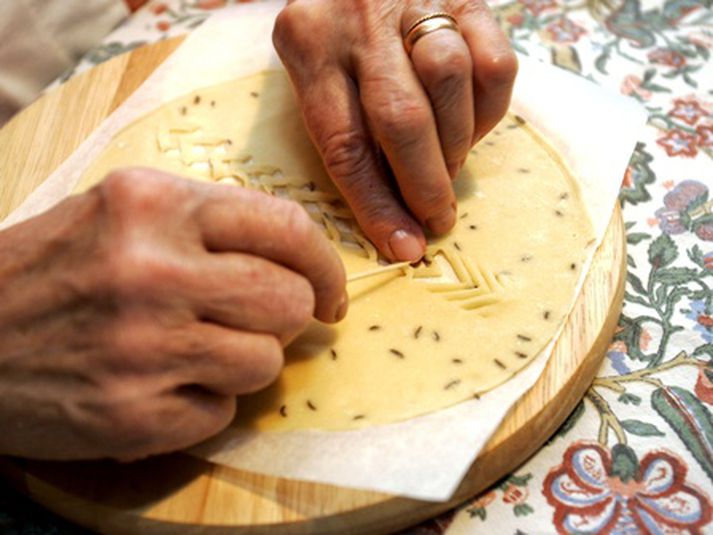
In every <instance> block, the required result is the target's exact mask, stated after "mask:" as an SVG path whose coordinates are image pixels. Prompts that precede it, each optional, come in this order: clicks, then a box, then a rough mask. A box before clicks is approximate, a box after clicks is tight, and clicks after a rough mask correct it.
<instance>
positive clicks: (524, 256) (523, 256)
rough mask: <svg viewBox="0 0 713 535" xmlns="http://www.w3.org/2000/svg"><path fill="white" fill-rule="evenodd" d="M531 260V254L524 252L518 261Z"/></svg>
mask: <svg viewBox="0 0 713 535" xmlns="http://www.w3.org/2000/svg"><path fill="white" fill-rule="evenodd" d="M530 260H532V255H530V254H524V255H522V256H521V257H520V262H529V261H530Z"/></svg>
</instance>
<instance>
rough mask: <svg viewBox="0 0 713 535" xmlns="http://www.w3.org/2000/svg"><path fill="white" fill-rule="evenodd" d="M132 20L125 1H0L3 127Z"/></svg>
mask: <svg viewBox="0 0 713 535" xmlns="http://www.w3.org/2000/svg"><path fill="white" fill-rule="evenodd" d="M127 15H128V9H127V7H126V5H125V4H124V2H123V0H0V43H1V44H0V126H1V125H2V124H4V123H5V122H6V121H7V120H8V119H9V118H10V117H12V115H13V114H14V113H15V112H17V111H18V110H19V109H21V108H23V107H24V106H27V105H28V104H30V103H31V102H32V101H33V100H34V99H35V98H36V97H37V96H38V95H39V93H40V91H41V90H42V88H44V87H45V86H46V85H47V84H48V83H50V82H51V81H52V80H54V79H55V78H56V77H57V76H59V75H60V74H61V73H62V72H64V71H65V70H67V69H68V68H70V67H72V65H74V64H75V63H76V62H77V61H78V60H79V59H80V58H81V56H82V55H83V54H84V53H86V52H87V51H88V50H89V49H90V48H91V47H93V46H95V45H96V44H98V43H99V42H101V40H102V38H103V37H104V36H106V35H107V34H108V33H109V32H110V31H111V30H112V29H113V28H114V27H115V26H116V25H117V24H118V23H119V22H120V21H121V20H122V19H124V18H125V17H126V16H127Z"/></svg>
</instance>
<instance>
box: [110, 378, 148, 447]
mask: <svg viewBox="0 0 713 535" xmlns="http://www.w3.org/2000/svg"><path fill="white" fill-rule="evenodd" d="M132 388H135V386H134V385H132V384H131V383H130V382H127V381H116V382H115V383H114V385H112V386H109V387H105V389H104V391H103V393H102V396H103V403H102V407H101V428H102V430H101V435H102V436H103V439H102V441H103V442H105V443H108V444H112V448H113V449H114V451H115V455H116V456H117V457H124V458H126V457H131V458H138V457H142V456H144V455H145V454H146V453H147V452H149V451H152V450H154V449H155V445H156V443H157V442H158V441H159V440H160V434H161V429H162V427H161V425H160V422H159V421H158V419H157V418H156V416H155V415H153V414H151V412H150V411H149V410H147V409H146V408H145V407H142V406H141V405H142V403H141V402H140V401H138V400H136V399H134V398H132V396H131V394H130V391H131V389H132Z"/></svg>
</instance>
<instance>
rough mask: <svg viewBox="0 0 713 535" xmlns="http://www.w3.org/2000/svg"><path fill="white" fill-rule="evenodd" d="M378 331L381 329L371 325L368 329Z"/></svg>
mask: <svg viewBox="0 0 713 535" xmlns="http://www.w3.org/2000/svg"><path fill="white" fill-rule="evenodd" d="M379 329H381V326H379V325H372V326H371V327H369V330H370V331H378V330H379Z"/></svg>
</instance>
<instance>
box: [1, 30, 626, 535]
mask: <svg viewBox="0 0 713 535" xmlns="http://www.w3.org/2000/svg"><path fill="white" fill-rule="evenodd" d="M179 43H180V39H174V40H170V41H163V42H160V43H157V44H155V45H152V46H149V47H145V48H140V49H137V50H135V51H133V52H131V53H129V54H126V55H123V56H120V57H118V58H115V59H113V60H111V61H109V62H107V63H105V64H103V65H100V66H99V67H97V68H95V69H93V70H91V71H89V72H88V73H85V74H83V75H80V76H78V77H76V78H74V79H73V80H71V81H70V82H68V83H67V84H65V85H64V86H62V87H60V88H58V89H56V90H54V91H52V92H51V93H49V94H48V95H46V96H44V97H42V98H41V99H39V100H38V101H37V102H35V103H34V104H33V105H32V106H30V107H29V108H28V109H26V110H24V111H23V112H22V113H20V114H19V115H18V116H17V117H15V118H14V119H13V120H12V121H11V122H10V123H9V124H8V125H6V126H5V128H3V129H2V130H0V176H2V189H1V190H0V219H2V218H4V217H5V216H6V215H7V214H8V213H9V212H10V211H12V210H13V209H14V208H15V207H17V206H18V204H19V203H20V202H22V200H23V199H24V198H25V197H26V196H27V195H28V194H29V193H30V192H31V191H32V190H33V189H34V188H35V187H36V186H37V185H38V184H40V183H41V182H42V181H43V180H44V179H45V178H46V177H47V176H48V175H49V174H50V173H51V172H52V171H53V170H54V169H55V168H56V167H57V166H58V165H59V164H60V163H61V162H62V161H63V160H64V159H65V158H66V157H67V156H69V155H70V154H71V153H72V152H73V151H74V150H75V149H76V147H77V146H78V145H79V144H80V143H81V142H82V141H83V140H84V139H85V138H86V137H87V136H88V135H89V134H90V133H91V132H92V131H93V130H94V129H95V128H96V127H97V126H98V125H99V124H100V122H101V121H102V119H104V118H105V117H106V116H107V115H109V114H110V113H111V112H112V111H113V110H114V109H115V108H116V107H117V106H118V105H119V104H121V102H123V101H124V99H126V98H127V97H128V96H129V95H130V94H131V93H132V92H133V91H134V90H135V89H136V88H137V87H138V86H139V85H140V84H141V82H143V80H144V79H145V78H146V77H147V76H148V75H149V74H150V73H151V72H152V71H153V70H154V69H155V68H156V67H157V66H158V65H159V64H160V63H161V62H162V61H163V59H165V58H166V57H167V56H168V55H169V54H170V53H171V52H172V51H173V50H174V49H175V48H176V46H177V45H178V44H179ZM625 261H626V255H625V231H624V227H623V222H622V218H621V212H620V211H619V210H618V209H617V210H616V211H615V213H614V215H613V217H612V220H611V223H610V225H609V228H608V231H607V234H606V237H605V239H604V243H603V244H602V246H601V247H600V249H599V250H598V251H597V253H596V255H595V258H594V262H593V265H592V269H591V271H590V273H589V276H588V278H587V281H586V283H585V286H584V288H583V291H582V293H581V295H580V296H579V298H578V300H577V303H576V305H575V308H574V311H573V312H572V314H571V316H570V317H569V319H568V322H567V324H566V325H565V328H564V331H563V333H562V335H561V336H560V339H559V340H558V342H557V345H556V347H555V351H554V355H553V357H552V359H551V360H550V362H549V363H548V365H547V368H546V369H545V372H544V374H543V375H542V377H541V378H540V379H539V380H538V382H537V383H536V384H535V386H534V387H533V388H532V390H531V391H530V392H528V393H527V394H526V395H525V396H524V397H523V398H522V399H521V400H520V401H519V402H518V403H517V404H516V405H515V406H514V407H513V409H512V410H511V412H510V413H509V415H508V416H507V418H506V420H505V421H504V422H503V424H502V425H501V427H500V428H499V430H498V431H497V433H496V434H495V435H494V436H493V437H492V439H491V440H490V441H489V442H488V444H487V446H486V447H485V449H484V450H483V451H482V452H481V454H480V456H479V457H478V458H477V460H476V461H475V463H474V464H473V465H472V467H471V468H470V470H469V472H468V475H467V476H466V477H465V479H464V480H463V482H462V484H461V486H460V488H459V489H458V491H457V492H456V494H455V496H454V497H453V499H452V500H451V501H450V502H448V503H429V502H421V501H416V500H410V499H405V498H400V497H395V496H388V495H384V494H379V493H373V492H363V491H354V490H349V489H343V488H338V487H334V486H329V485H320V484H314V483H304V482H295V481H288V480H284V479H280V478H274V477H268V476H262V475H257V474H251V473H247V472H241V471H238V470H234V469H231V468H226V467H220V466H216V465H212V464H210V463H207V462H204V461H200V460H197V459H194V458H192V457H189V456H187V455H185V454H181V453H177V454H174V455H169V456H163V457H158V458H154V459H149V460H146V461H143V462H139V463H134V464H131V465H120V464H117V463H110V462H87V463H49V462H35V461H26V460H19V459H10V458H4V459H3V458H0V472H2V473H3V474H4V475H5V477H7V478H10V479H11V480H12V481H13V482H14V484H15V485H16V486H17V488H19V489H20V490H21V491H23V492H25V493H26V494H28V495H29V496H31V497H32V498H33V499H35V500H36V501H38V502H40V503H42V504H44V505H45V506H46V507H48V508H49V509H52V510H53V511H55V512H57V513H59V514H60V515H63V516H65V517H67V518H69V519H71V520H74V521H75V522H78V523H80V524H82V525H84V526H87V527H89V528H92V529H95V530H98V531H101V532H109V533H127V534H135V533H151V534H153V533H156V534H163V533H201V534H210V535H213V534H215V535H218V534H228V533H230V534H247V533H250V534H262V533H294V534H307V533H309V534H325V533H335V534H336V533H340V534H342V533H387V532H391V531H394V530H397V529H400V528H404V527H407V526H409V525H413V524H415V523H418V522H419V521H421V520H424V519H426V518H429V517H431V516H434V515H436V514H438V513H439V512H442V511H445V510H447V509H449V508H451V507H453V506H454V505H456V504H458V503H460V502H462V501H463V500H464V499H466V498H468V497H470V496H473V495H475V494H476V493H478V492H480V491H481V490H484V489H486V488H487V487H488V486H490V485H491V484H492V483H494V482H495V481H497V480H498V479H499V478H501V477H502V476H504V475H506V474H508V473H510V472H512V471H513V470H515V469H516V468H517V467H518V466H519V465H520V464H521V463H522V462H524V461H525V460H526V459H527V458H528V457H530V456H531V455H532V454H534V453H535V452H536V451H537V450H538V449H539V448H540V447H541V446H542V444H543V443H544V442H545V441H546V440H547V439H548V438H549V437H550V436H551V435H552V434H553V433H554V432H555V431H556V429H557V428H558V427H559V426H560V424H561V423H562V422H563V421H564V419H565V418H566V417H567V415H568V414H569V413H570V412H571V411H572V409H573V408H574V407H575V405H576V404H577V402H578V401H579V400H580V399H581V398H582V396H583V395H584V392H585V391H586V389H587V387H588V386H589V384H590V383H591V381H592V379H593V378H594V376H595V373H596V370H597V369H598V367H599V365H600V363H601V360H602V358H603V356H604V354H605V351H606V348H607V345H608V343H609V341H610V339H611V337H612V335H613V333H614V329H615V327H616V324H617V319H618V316H619V312H620V309H621V303H622V298H623V292H624V281H625V275H626V263H625Z"/></svg>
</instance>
